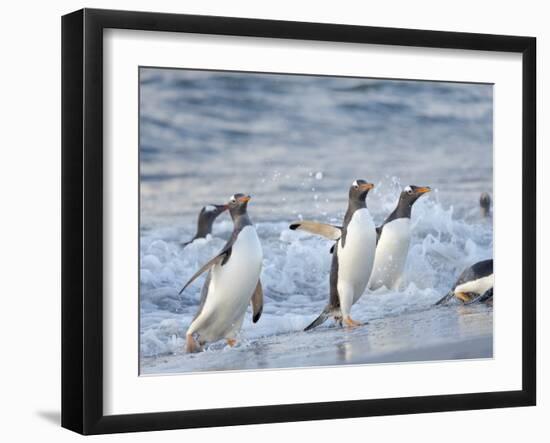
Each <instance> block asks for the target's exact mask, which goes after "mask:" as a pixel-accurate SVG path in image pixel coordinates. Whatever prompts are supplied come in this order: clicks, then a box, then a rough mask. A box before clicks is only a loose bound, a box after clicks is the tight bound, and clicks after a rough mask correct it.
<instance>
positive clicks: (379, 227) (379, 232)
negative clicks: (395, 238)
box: [376, 226, 383, 244]
mask: <svg viewBox="0 0 550 443" xmlns="http://www.w3.org/2000/svg"><path fill="white" fill-rule="evenodd" d="M382 227H383V226H378V227H377V228H376V244H378V241H379V240H380V236H381V235H382Z"/></svg>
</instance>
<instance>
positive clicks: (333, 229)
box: [289, 220, 342, 241]
mask: <svg viewBox="0 0 550 443" xmlns="http://www.w3.org/2000/svg"><path fill="white" fill-rule="evenodd" d="M289 228H290V229H292V230H293V231H295V230H296V229H300V230H302V231H306V232H309V233H311V234H317V235H320V236H322V237H325V238H328V239H329V240H335V241H336V240H338V239H339V238H340V237H342V228H341V227H340V226H333V225H329V224H326V223H319V222H315V221H309V220H300V221H295V222H293V223H291V224H290V226H289Z"/></svg>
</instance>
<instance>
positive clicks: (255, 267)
mask: <svg viewBox="0 0 550 443" xmlns="http://www.w3.org/2000/svg"><path fill="white" fill-rule="evenodd" d="M250 198H251V197H250V196H247V195H244V194H235V195H233V196H232V197H231V198H230V200H229V203H228V204H227V205H226V206H227V208H228V209H229V212H230V214H231V218H232V219H233V223H234V228H233V233H232V234H231V238H230V239H229V240H228V241H227V243H226V245H225V246H224V247H223V249H222V250H221V252H220V253H219V254H218V255H216V256H215V257H214V258H213V259H212V260H210V261H209V262H208V263H206V264H205V265H204V266H203V267H202V268H200V269H199V270H198V271H197V272H196V273H195V274H194V275H193V276H192V277H191V278H190V279H189V281H188V282H187V283H186V284H185V286H184V287H183V288H182V290H181V291H180V294H181V293H182V292H183V291H184V290H185V289H186V288H187V287H188V286H189V285H190V284H191V283H192V282H193V281H194V280H195V279H196V278H197V277H199V276H200V275H201V274H202V273H204V272H206V271H208V274H207V277H206V281H205V282H204V285H203V287H202V293H201V302H200V306H199V310H198V312H197V314H196V315H195V317H194V318H193V321H192V323H191V325H190V326H189V329H188V330H187V333H186V349H187V352H198V351H200V350H201V349H202V346H203V345H204V344H205V343H209V342H214V341H217V340H221V339H224V338H225V339H226V340H227V343H228V344H229V345H230V346H234V345H235V343H236V335H237V333H238V332H239V331H240V329H241V326H242V323H243V320H244V316H245V314H246V309H247V307H248V304H249V303H251V304H252V321H253V322H254V323H256V322H257V321H258V320H259V319H260V316H261V315H262V310H263V292H262V284H261V282H260V272H261V269H262V260H263V252H262V245H261V244H260V239H259V238H258V234H257V233H256V229H255V228H254V226H253V225H252V222H251V221H250V218H249V217H248V213H247V205H248V202H249V200H250Z"/></svg>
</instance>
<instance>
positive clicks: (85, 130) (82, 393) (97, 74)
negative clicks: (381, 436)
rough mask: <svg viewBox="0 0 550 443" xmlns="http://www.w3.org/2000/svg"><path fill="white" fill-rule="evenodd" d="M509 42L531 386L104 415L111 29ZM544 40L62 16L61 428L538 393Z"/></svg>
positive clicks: (422, 43) (281, 418)
mask: <svg viewBox="0 0 550 443" xmlns="http://www.w3.org/2000/svg"><path fill="white" fill-rule="evenodd" d="M107 28H118V29H133V30H147V31H171V32H186V33H190V32H191V33H198V34H217V35H228V36H249V37H268V38H279V39H301V40H317V41H327V42H353V43H369V44H378V45H398V46H416V47H429V48H454V49H469V50H479V51H503V52H511V53H520V54H522V64H523V80H522V81H523V86H522V87H523V98H522V100H523V104H522V106H523V109H522V131H523V135H522V137H523V138H522V143H523V146H522V150H523V165H522V171H523V176H522V183H523V208H522V211H523V216H522V219H523V233H522V239H523V266H522V276H523V292H522V346H523V347H522V359H523V361H522V389H521V390H517V391H506V392H478V393H469V394H458V395H436V396H422V397H405V398H392V399H372V400H357V401H337V402H325V403H308V404H286V405H265V406H261V407H238V408H230V409H209V410H196V411H177V412H160V413H142V414H131V415H108V416H106V415H104V413H103V407H102V405H103V374H102V371H103V342H102V340H103V337H102V325H103V318H102V316H103V299H102V285H103V275H102V269H103V246H102V245H103V198H102V195H103V166H102V165H103V146H102V140H103V111H102V109H103V87H102V85H103V78H102V77H103V30H104V29H107ZM535 117H536V39H535V38H533V37H517V36H505V35H486V34H472V33H457V32H441V31H424V30H412V29H391V28H379V27H365V26H349V25H338V24H320V23H302V22H289V21H275V20H257V19H244V18H230V17H211V16H197V15H179V14H164V13H150V12H128V11H111V10H97V9H83V10H79V11H76V12H73V13H71V14H68V15H65V16H63V18H62V426H63V427H65V428H68V429H71V430H73V431H76V432H79V433H82V434H104V433H116V432H132V431H152V430H162V429H179V428H195V427H212V426H229V425H241V424H256V423H274V422H288V421H302V420H320V419H332V418H347V417H363V416H379V415H393V414H414V413H424V412H436V411H456V410H466V409H486V408H501V407H513V406H530V405H535V403H536V283H535V282H536V275H535V274H536V118H535Z"/></svg>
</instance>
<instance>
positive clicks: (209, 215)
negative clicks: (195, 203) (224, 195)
mask: <svg viewBox="0 0 550 443" xmlns="http://www.w3.org/2000/svg"><path fill="white" fill-rule="evenodd" d="M227 209H229V208H228V206H227V205H213V204H210V205H206V206H204V207H203V208H202V209H201V212H200V217H203V218H205V219H207V220H210V219H212V220H213V219H215V218H216V217H217V216H218V215H220V214H221V213H222V212H223V211H226V210H227Z"/></svg>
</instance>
